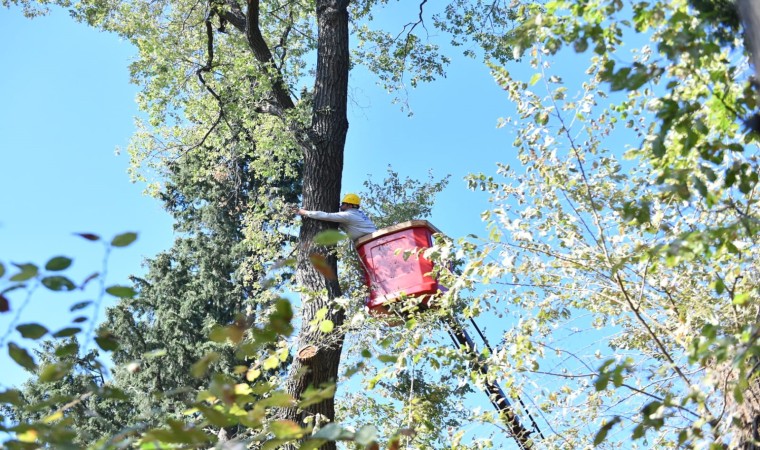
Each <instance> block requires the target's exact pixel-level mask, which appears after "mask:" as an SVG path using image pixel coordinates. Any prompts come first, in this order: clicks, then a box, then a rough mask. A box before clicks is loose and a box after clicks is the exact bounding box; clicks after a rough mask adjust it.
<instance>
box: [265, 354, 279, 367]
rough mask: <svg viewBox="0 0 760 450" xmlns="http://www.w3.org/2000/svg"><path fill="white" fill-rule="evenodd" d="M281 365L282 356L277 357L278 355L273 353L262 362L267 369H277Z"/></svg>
mask: <svg viewBox="0 0 760 450" xmlns="http://www.w3.org/2000/svg"><path fill="white" fill-rule="evenodd" d="M279 365H280V358H278V357H277V355H271V356H270V357H269V358H267V359H265V360H264V362H263V363H262V366H263V367H264V369H266V370H272V369H276V368H277V367H279Z"/></svg>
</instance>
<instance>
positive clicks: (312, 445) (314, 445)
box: [300, 439, 327, 450]
mask: <svg viewBox="0 0 760 450" xmlns="http://www.w3.org/2000/svg"><path fill="white" fill-rule="evenodd" d="M326 443H327V441H325V440H324V439H309V440H307V441H304V442H303V443H302V444H301V447H300V449H301V450H317V449H319V448H321V447H322V446H323V445H325V444H326Z"/></svg>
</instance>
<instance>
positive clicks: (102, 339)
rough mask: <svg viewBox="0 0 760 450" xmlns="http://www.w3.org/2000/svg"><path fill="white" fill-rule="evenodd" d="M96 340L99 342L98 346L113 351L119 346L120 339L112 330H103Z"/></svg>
mask: <svg viewBox="0 0 760 450" xmlns="http://www.w3.org/2000/svg"><path fill="white" fill-rule="evenodd" d="M95 342H96V343H97V344H98V347H100V348H102V349H103V350H105V351H107V352H112V351H115V350H118V348H119V340H118V339H117V338H116V336H114V335H113V334H111V333H110V332H101V333H100V336H98V337H96V338H95Z"/></svg>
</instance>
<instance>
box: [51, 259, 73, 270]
mask: <svg viewBox="0 0 760 450" xmlns="http://www.w3.org/2000/svg"><path fill="white" fill-rule="evenodd" d="M69 266H71V258H67V257H65V256H56V257H55V258H52V259H51V260H50V261H48V262H47V263H46V264H45V270H49V271H51V272H58V271H60V270H65V269H68V268H69Z"/></svg>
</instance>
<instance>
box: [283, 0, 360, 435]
mask: <svg viewBox="0 0 760 450" xmlns="http://www.w3.org/2000/svg"><path fill="white" fill-rule="evenodd" d="M316 17H317V25H318V47H317V72H316V79H315V86H314V98H313V101H314V104H313V110H312V124H311V133H309V134H310V136H311V137H312V139H311V142H310V144H311V145H307V146H305V148H304V149H303V153H304V168H303V205H304V207H305V208H306V209H313V210H322V211H336V210H337V207H338V204H339V199H340V190H341V176H342V173H343V151H344V147H345V143H346V134H347V132H348V118H347V116H346V110H347V101H348V71H349V50H348V0H317V2H316ZM332 226H333V225H332V224H328V223H326V222H321V221H316V220H311V219H304V220H303V223H302V225H301V230H300V236H299V243H300V244H299V251H298V267H297V272H296V279H297V281H298V283H299V284H300V285H301V286H303V287H305V288H307V289H309V290H310V291H313V292H315V293H316V294H315V295H314V296H309V295H304V296H303V297H302V305H301V323H302V324H303V326H302V328H301V330H300V334H299V336H298V346H297V348H304V347H307V346H312V347H314V348H313V350H312V351H313V352H314V356H312V357H310V358H295V359H294V361H293V363H292V365H291V368H290V373H289V379H288V382H287V390H288V392H289V393H290V394H291V395H293V396H294V397H295V398H300V396H301V395H302V394H303V392H304V391H305V390H306V389H307V388H308V387H310V386H314V387H316V388H319V387H323V386H326V385H329V384H331V383H336V382H337V379H338V367H339V364H340V357H341V352H342V348H343V338H344V334H343V332H341V331H338V330H339V329H340V325H342V324H343V321H344V313H343V311H342V310H340V309H338V308H331V304H332V299H334V298H335V297H337V296H339V295H340V293H341V292H340V286H339V284H338V279H337V261H336V258H335V256H334V255H333V254H331V253H330V252H329V251H327V249H324V248H319V247H317V246H315V245H314V244H313V240H314V236H315V235H316V234H317V233H319V232H321V231H323V230H325V229H327V228H329V227H332ZM313 254H317V255H320V256H317V258H324V262H325V263H326V264H325V266H324V267H323V268H322V269H321V270H317V268H315V266H314V265H313V264H312V262H311V257H312V255H313ZM322 308H327V309H328V314H327V316H326V319H329V320H331V321H332V322H333V323H334V325H335V331H333V332H332V333H329V334H325V333H323V332H321V331H319V330H315V331H311V330H310V327H309V322H310V321H311V320H313V319H314V318H315V317H316V314H317V311H319V310H320V309H322ZM316 415H319V416H321V417H319V418H316V417H315V418H316V419H317V420H319V421H322V420H327V421H333V420H334V419H335V401H334V398H329V399H327V400H324V401H322V402H320V403H317V404H315V405H312V406H310V407H308V408H306V410H305V411H298V410H296V409H295V408H290V409H288V410H286V411H285V418H286V419H290V420H294V421H298V422H303V420H304V419H305V418H306V417H308V416H316ZM322 448H324V449H334V448H335V443H334V442H330V443H328V444H325V445H324V446H323V447H322Z"/></svg>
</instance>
